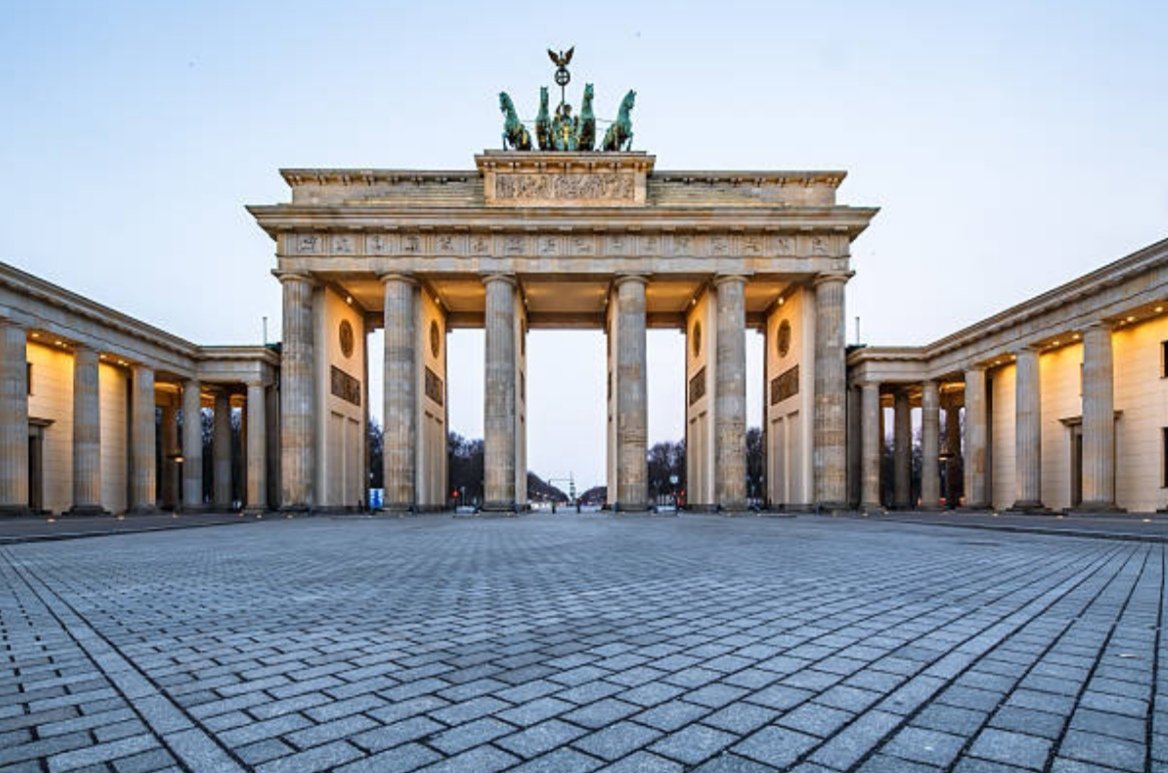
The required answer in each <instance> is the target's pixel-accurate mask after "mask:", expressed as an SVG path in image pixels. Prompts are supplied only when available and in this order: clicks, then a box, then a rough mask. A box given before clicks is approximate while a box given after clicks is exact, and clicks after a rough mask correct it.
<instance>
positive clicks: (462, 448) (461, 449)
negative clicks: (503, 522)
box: [446, 432, 483, 504]
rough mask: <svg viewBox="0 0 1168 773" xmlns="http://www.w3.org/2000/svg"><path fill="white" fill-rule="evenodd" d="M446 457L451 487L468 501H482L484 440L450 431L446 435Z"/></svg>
mask: <svg viewBox="0 0 1168 773" xmlns="http://www.w3.org/2000/svg"><path fill="white" fill-rule="evenodd" d="M446 459H447V465H448V466H447V470H448V476H449V477H448V480H449V484H450V488H451V489H452V490H453V491H457V492H458V493H459V497H460V498H465V500H466V501H467V502H482V500H483V441H482V440H481V439H474V440H470V439H467V438H464V437H463V436H462V435H460V434H458V433H457V432H450V433H448V434H447V436H446ZM459 504H462V502H461V501H460V502H459Z"/></svg>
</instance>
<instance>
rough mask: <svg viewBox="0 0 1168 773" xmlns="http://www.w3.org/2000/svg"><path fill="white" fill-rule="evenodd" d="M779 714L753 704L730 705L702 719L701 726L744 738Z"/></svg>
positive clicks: (773, 710)
mask: <svg viewBox="0 0 1168 773" xmlns="http://www.w3.org/2000/svg"><path fill="white" fill-rule="evenodd" d="M777 716H779V712H778V711H776V710H775V709H769V708H766V707H765V706H759V705H757V704H754V703H745V702H738V703H731V704H730V705H729V706H725V707H723V708H721V709H719V710H718V711H715V712H714V713H713V714H710V715H709V716H707V717H703V718H702V724H705V725H709V726H711V727H715V728H718V729H719V730H725V731H726V732H729V733H734V734H736V735H740V736H745V735H749V734H750V733H753V732H754V731H755V730H757V729H759V728H760V727H762V726H763V725H766V724H768V723H770V722H771V721H772V720H774V719H775V718H776V717H777Z"/></svg>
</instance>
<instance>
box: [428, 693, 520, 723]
mask: <svg viewBox="0 0 1168 773" xmlns="http://www.w3.org/2000/svg"><path fill="white" fill-rule="evenodd" d="M510 707H511V704H509V703H504V702H503V701H501V700H499V699H498V698H491V697H489V696H485V697H481V698H474V699H472V700H469V701H466V702H464V703H454V704H451V705H449V706H446V707H444V708H441V709H436V710H434V711H431V712H430V716H431V717H433V718H434V719H436V720H438V721H439V722H442V723H443V724H446V725H460V724H464V723H466V722H470V721H471V720H474V719H478V718H479V717H485V716H487V715H488V714H497V713H499V712H500V711H502V710H503V709H507V708H510Z"/></svg>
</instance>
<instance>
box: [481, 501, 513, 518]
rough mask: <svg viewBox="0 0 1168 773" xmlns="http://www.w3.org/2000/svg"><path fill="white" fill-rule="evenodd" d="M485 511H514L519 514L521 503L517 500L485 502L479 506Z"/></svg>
mask: <svg viewBox="0 0 1168 773" xmlns="http://www.w3.org/2000/svg"><path fill="white" fill-rule="evenodd" d="M479 509H480V510H482V511H483V512H484V513H512V514H514V515H518V514H519V510H520V508H519V505H518V504H516V503H515V502H484V503H483V506H482V507H481V508H479Z"/></svg>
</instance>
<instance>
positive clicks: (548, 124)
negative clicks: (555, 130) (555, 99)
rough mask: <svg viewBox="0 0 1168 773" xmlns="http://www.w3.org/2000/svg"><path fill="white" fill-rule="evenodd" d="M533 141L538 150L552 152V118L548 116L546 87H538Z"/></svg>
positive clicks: (553, 147)
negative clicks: (537, 110) (537, 113)
mask: <svg viewBox="0 0 1168 773" xmlns="http://www.w3.org/2000/svg"><path fill="white" fill-rule="evenodd" d="M535 140H536V142H537V143H538V144H539V149H540V150H554V149H555V146H554V145H553V144H552V118H551V116H550V115H549V114H548V90H547V86H540V87H539V115H537V116H536V117H535Z"/></svg>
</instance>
